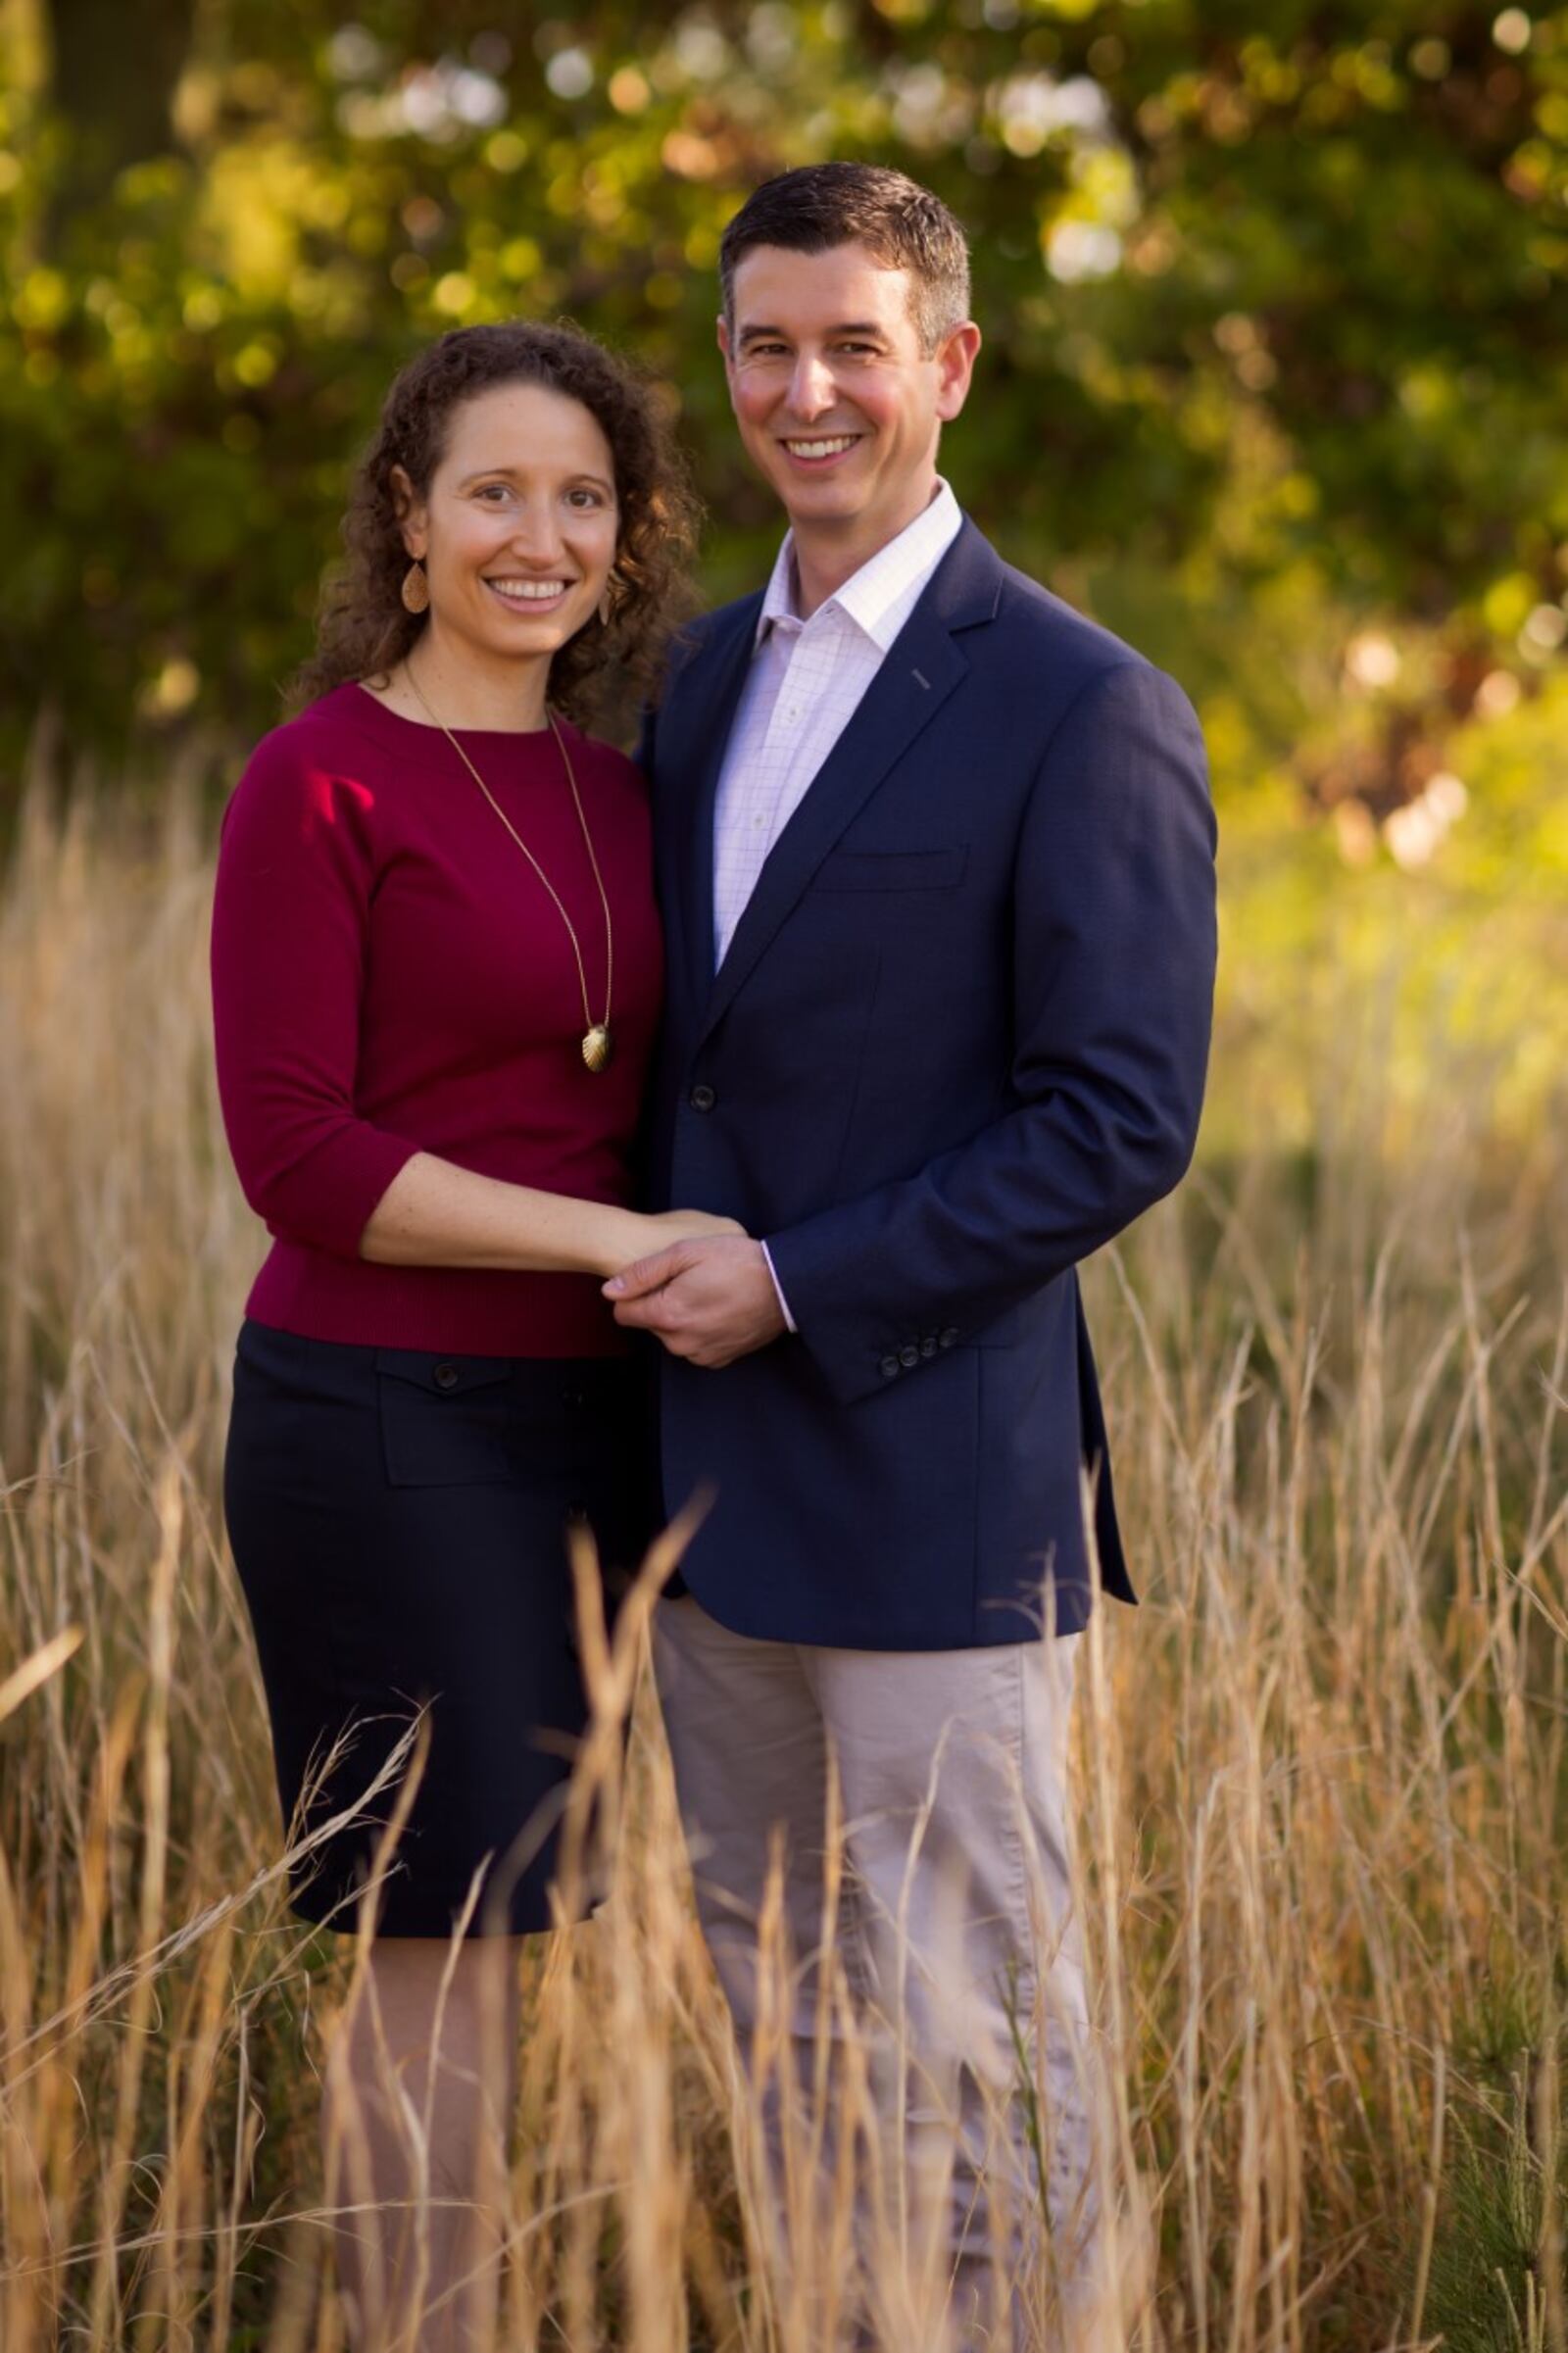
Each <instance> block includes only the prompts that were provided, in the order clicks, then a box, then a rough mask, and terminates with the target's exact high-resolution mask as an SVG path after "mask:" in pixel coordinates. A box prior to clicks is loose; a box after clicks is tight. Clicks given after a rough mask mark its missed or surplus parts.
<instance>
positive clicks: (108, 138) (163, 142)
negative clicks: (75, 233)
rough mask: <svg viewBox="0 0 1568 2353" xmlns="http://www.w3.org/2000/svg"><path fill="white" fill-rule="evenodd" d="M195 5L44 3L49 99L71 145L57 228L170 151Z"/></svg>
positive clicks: (188, 0) (178, 0)
mask: <svg viewBox="0 0 1568 2353" xmlns="http://www.w3.org/2000/svg"><path fill="white" fill-rule="evenodd" d="M196 4H197V0H50V7H49V26H50V38H51V42H52V46H53V51H54V73H53V77H52V88H51V98H52V102H53V105H54V108H55V111H56V112H57V113H58V114H59V115H60V116H61V117H62V118H63V120H64V122H65V123H66V126H67V129H68V132H69V134H70V139H71V160H70V166H69V171H68V174H67V178H66V182H65V184H64V185H63V187H62V188H61V191H60V196H59V200H58V202H57V204H56V207H55V221H54V225H55V226H57V227H58V226H59V225H60V224H61V223H62V222H63V221H65V220H66V219H67V218H68V217H69V216H70V214H72V213H73V212H74V211H76V210H77V209H78V208H79V207H80V206H83V205H88V204H91V203H92V202H93V201H94V200H95V199H96V198H97V197H100V196H102V195H103V194H104V193H105V191H106V190H107V189H108V188H109V186H110V185H111V183H112V182H113V180H114V179H115V177H116V175H117V173H119V172H123V171H124V169H125V167H126V166H127V165H129V164H139V163H142V162H145V161H146V159H147V158H148V157H150V156H155V155H166V154H167V153H168V152H169V149H170V147H171V146H172V143H173V131H172V126H171V122H170V109H171V107H172V102H173V96H174V91H175V88H176V87H177V85H178V82H179V76H180V74H181V73H182V71H183V70H184V65H185V60H186V58H187V57H188V56H189V54H190V46H191V38H192V33H193V30H194V25H195V17H196Z"/></svg>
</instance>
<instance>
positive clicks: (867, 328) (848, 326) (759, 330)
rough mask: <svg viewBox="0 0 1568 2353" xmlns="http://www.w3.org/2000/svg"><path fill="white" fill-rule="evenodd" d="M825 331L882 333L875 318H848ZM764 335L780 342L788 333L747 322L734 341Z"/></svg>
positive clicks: (784, 340) (743, 340) (748, 339)
mask: <svg viewBox="0 0 1568 2353" xmlns="http://www.w3.org/2000/svg"><path fill="white" fill-rule="evenodd" d="M827 332H828V333H829V335H875V336H880V335H881V333H882V327H881V325H880V323H879V321H878V320H876V319H846V320H844V321H843V323H842V324H841V325H839V326H830V327H829V328H828V330H827ZM764 335H765V336H767V337H769V338H770V339H772V340H773V341H776V342H780V343H787V342H788V341H789V334H788V332H787V330H786V329H785V328H783V327H781V326H753V325H751V324H747V325H746V326H743V327H742V328H741V331H740V333H739V335H738V336H737V337H736V341H737V342H739V343H753V342H758V341H760V339H761V338H762V337H763V336H764Z"/></svg>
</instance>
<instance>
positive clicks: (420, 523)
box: [389, 466, 428, 564]
mask: <svg viewBox="0 0 1568 2353" xmlns="http://www.w3.org/2000/svg"><path fill="white" fill-rule="evenodd" d="M389 479H390V481H391V484H392V503H393V506H394V508H395V509H396V511H397V518H398V522H399V524H400V525H401V527H402V531H403V544H404V546H405V547H406V548H407V549H408V551H409V554H410V555H411V556H412V557H413V558H414V561H415V563H416V564H418V563H421V562H422V561H423V558H424V552H425V548H426V546H427V544H428V540H427V533H426V529H425V515H424V501H423V499H421V498H420V497H419V496H418V495H417V492H416V490H415V487H414V484H413V483H412V482H411V481H410V479H409V477H408V475H407V474H406V473H405V472H404V470H403V467H402V466H393V468H392V472H391V475H390V477H389Z"/></svg>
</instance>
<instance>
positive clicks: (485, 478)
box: [458, 466, 615, 497]
mask: <svg viewBox="0 0 1568 2353" xmlns="http://www.w3.org/2000/svg"><path fill="white" fill-rule="evenodd" d="M521 470H522V469H521V468H520V467H518V466H475V467H474V469H473V471H472V473H466V474H462V475H460V476H459V479H458V488H459V489H460V490H466V489H467V488H468V486H469V485H470V483H473V482H493V481H494V480H495V479H496V478H497V477H498V476H505V478H506V480H507V481H509V482H515V481H516V480H517V479H518V477H519V474H520V472H521ZM567 479H568V480H569V481H572V482H591V483H592V484H593V486H594V488H595V489H596V490H604V491H608V492H609V493H610V494H611V496H612V497H613V495H614V488H615V486H614V484H613V482H607V481H606V480H605V477H604V475H603V474H596V473H590V472H588V471H586V470H584V471H583V472H582V473H577V474H570V475H568V476H567Z"/></svg>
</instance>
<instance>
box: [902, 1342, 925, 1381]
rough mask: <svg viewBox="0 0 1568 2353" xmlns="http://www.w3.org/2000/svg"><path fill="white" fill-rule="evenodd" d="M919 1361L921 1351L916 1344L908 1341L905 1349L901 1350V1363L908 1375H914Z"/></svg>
mask: <svg viewBox="0 0 1568 2353" xmlns="http://www.w3.org/2000/svg"><path fill="white" fill-rule="evenodd" d="M919 1361H920V1351H919V1349H918V1348H916V1347H915V1345H914V1342H913V1341H912V1340H909V1341H906V1343H905V1345H904V1347H903V1348H900V1350H899V1362H900V1363H901V1364H902V1365H903V1367H904V1369H905V1371H906V1372H907V1373H912V1372H913V1370H914V1368H915V1366H916V1365H917V1364H918V1363H919Z"/></svg>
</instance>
